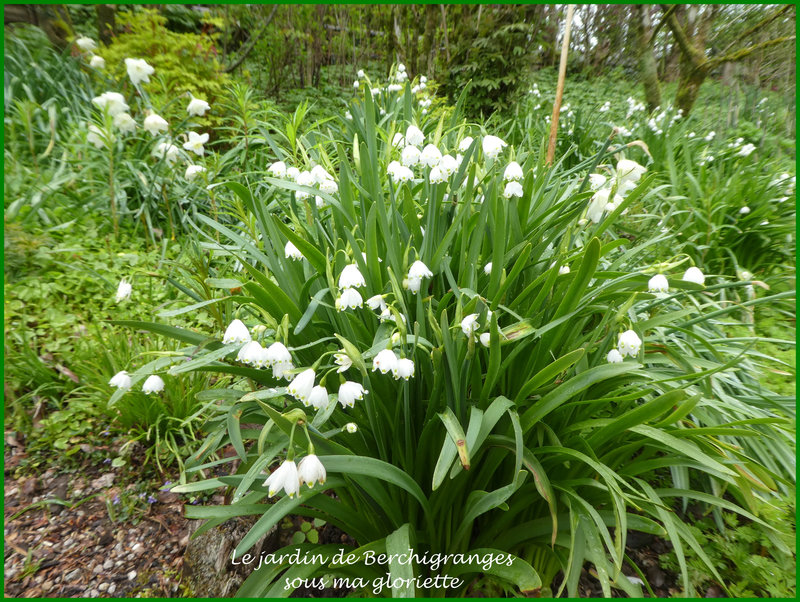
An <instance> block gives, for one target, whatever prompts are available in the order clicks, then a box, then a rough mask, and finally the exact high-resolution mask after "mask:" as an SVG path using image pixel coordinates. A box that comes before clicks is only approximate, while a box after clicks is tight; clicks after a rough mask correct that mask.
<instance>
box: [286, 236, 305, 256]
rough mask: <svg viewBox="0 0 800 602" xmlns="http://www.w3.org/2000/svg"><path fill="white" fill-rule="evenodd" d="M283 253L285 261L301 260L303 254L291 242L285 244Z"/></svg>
mask: <svg viewBox="0 0 800 602" xmlns="http://www.w3.org/2000/svg"><path fill="white" fill-rule="evenodd" d="M283 253H284V255H286V259H294V260H295V261H299V260H300V259H303V254H302V253H301V252H300V249H298V248H297V247H296V246H294V243H293V242H292V241H291V240H290V241H289V242H287V243H286V246H285V247H284V248H283Z"/></svg>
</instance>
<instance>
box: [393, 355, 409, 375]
mask: <svg viewBox="0 0 800 602" xmlns="http://www.w3.org/2000/svg"><path fill="white" fill-rule="evenodd" d="M392 376H394V379H395V380H399V379H401V378H402V379H403V380H408V379H409V378H411V377H412V376H414V362H413V361H412V360H410V359H408V358H405V357H401V358H398V359H397V362H395V365H394V368H392Z"/></svg>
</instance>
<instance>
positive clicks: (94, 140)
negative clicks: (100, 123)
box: [86, 123, 113, 148]
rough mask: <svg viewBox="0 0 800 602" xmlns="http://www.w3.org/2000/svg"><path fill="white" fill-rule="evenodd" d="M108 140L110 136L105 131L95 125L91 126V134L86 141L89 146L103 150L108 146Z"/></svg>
mask: <svg viewBox="0 0 800 602" xmlns="http://www.w3.org/2000/svg"><path fill="white" fill-rule="evenodd" d="M108 138H109V136H108V134H107V133H106V131H105V130H102V129H100V128H99V127H97V126H96V125H95V124H93V123H90V124H89V133H88V134H86V141H87V142H88V143H89V144H94V145H95V147H96V148H103V147H104V146H105V145H106V142H107V141H108ZM112 140H113V137H112Z"/></svg>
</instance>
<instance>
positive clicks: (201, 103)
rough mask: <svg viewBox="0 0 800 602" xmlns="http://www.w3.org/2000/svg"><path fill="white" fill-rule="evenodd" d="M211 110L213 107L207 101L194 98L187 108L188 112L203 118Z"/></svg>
mask: <svg viewBox="0 0 800 602" xmlns="http://www.w3.org/2000/svg"><path fill="white" fill-rule="evenodd" d="M210 108H211V105H209V104H208V103H207V102H206V101H205V100H201V99H200V98H195V97H194V96H192V99H191V100H190V101H189V106H187V107H186V112H187V113H189V115H193V116H195V117H202V116H203V115H205V112H206V111H208V110H209V109H210Z"/></svg>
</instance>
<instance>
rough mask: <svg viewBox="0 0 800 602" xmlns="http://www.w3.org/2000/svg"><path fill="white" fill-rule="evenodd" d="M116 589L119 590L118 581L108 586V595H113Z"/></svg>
mask: <svg viewBox="0 0 800 602" xmlns="http://www.w3.org/2000/svg"><path fill="white" fill-rule="evenodd" d="M115 591H117V584H116V583H112V584H111V585H109V586H108V595H109V596H113V595H114V592H115Z"/></svg>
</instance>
